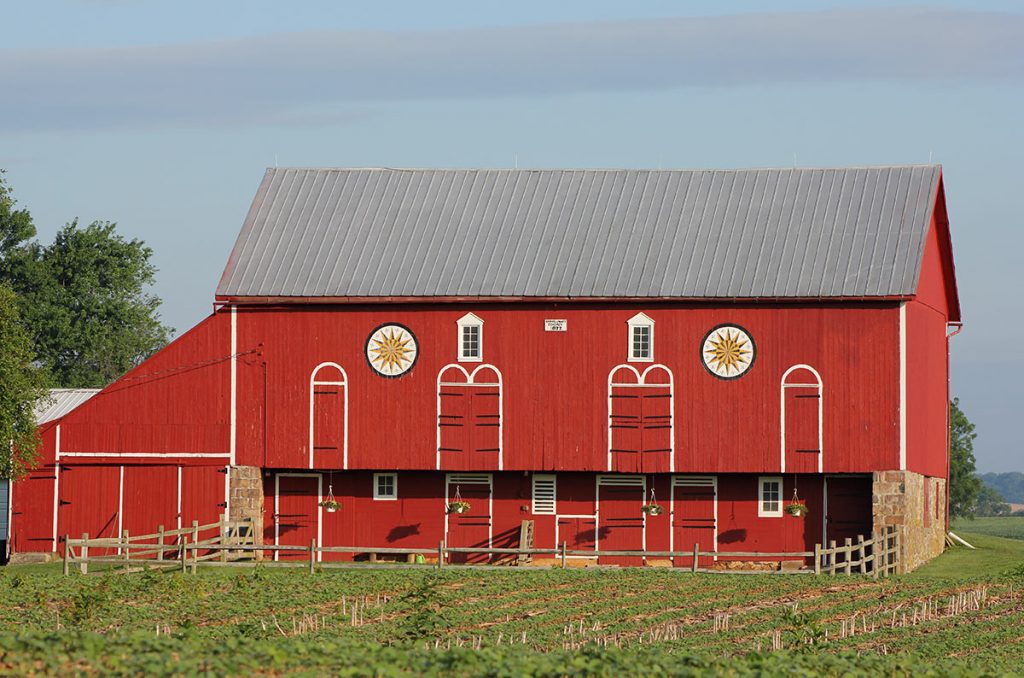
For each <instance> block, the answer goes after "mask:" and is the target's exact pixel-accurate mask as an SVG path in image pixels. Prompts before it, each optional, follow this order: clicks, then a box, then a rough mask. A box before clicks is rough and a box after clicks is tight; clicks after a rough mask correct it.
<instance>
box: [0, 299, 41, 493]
mask: <svg viewBox="0 0 1024 678" xmlns="http://www.w3.org/2000/svg"><path fill="white" fill-rule="evenodd" d="M45 397H46V375H45V373H44V372H43V371H42V370H41V369H39V368H38V367H36V366H35V365H34V364H33V355H32V340H31V338H30V337H29V334H28V332H27V331H26V329H25V327H24V326H23V325H22V322H21V318H20V317H19V316H18V303H17V297H16V296H15V294H14V292H13V291H12V290H11V289H10V288H9V287H7V286H6V285H3V284H0V441H3V442H2V444H0V477H3V478H19V477H21V476H22V475H24V473H25V471H26V470H27V469H29V468H31V467H32V466H33V463H34V462H35V459H36V454H37V452H36V450H37V448H38V447H39V436H38V433H37V432H36V419H35V412H34V410H35V407H36V406H37V405H38V404H39V402H40V401H41V400H42V399H43V398H45Z"/></svg>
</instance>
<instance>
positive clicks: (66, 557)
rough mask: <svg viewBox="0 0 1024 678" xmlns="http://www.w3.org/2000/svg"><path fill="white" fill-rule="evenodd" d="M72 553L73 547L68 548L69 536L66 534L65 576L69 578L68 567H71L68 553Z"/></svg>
mask: <svg viewBox="0 0 1024 678" xmlns="http://www.w3.org/2000/svg"><path fill="white" fill-rule="evenodd" d="M70 552H71V547H70V546H68V535H66V534H65V535H64V576H65V577H66V576H68V574H70V570H69V569H68V567H69V563H68V553H70Z"/></svg>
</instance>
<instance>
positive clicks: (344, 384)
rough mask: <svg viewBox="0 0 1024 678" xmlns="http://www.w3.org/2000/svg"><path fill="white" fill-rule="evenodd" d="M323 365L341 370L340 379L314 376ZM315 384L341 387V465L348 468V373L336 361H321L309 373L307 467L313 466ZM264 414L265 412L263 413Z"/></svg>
mask: <svg viewBox="0 0 1024 678" xmlns="http://www.w3.org/2000/svg"><path fill="white" fill-rule="evenodd" d="M325 367H333V368H335V369H336V370H338V371H339V372H341V381H320V380H318V379H317V378H316V375H317V373H318V372H319V371H320V370H322V369H323V368H325ZM317 386H340V387H341V398H342V414H343V417H344V418H343V424H344V425H343V427H342V432H341V446H342V452H341V467H342V468H343V469H347V468H348V373H347V372H345V368H343V367H342V366H341V365H339V364H338V363H332V362H323V363H320V364H319V365H317V366H316V367H315V368H313V371H312V372H311V373H310V375H309V468H313V429H314V426H315V423H314V420H315V418H314V416H313V415H314V413H313V393H314V392H315V391H316V387H317ZM264 416H266V413H264Z"/></svg>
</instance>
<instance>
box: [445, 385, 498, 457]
mask: <svg viewBox="0 0 1024 678" xmlns="http://www.w3.org/2000/svg"><path fill="white" fill-rule="evenodd" d="M501 439H502V399H501V372H499V371H498V368H496V367H494V366H493V365H479V366H477V368H476V369H475V370H473V371H472V372H468V371H466V369H465V368H464V367H462V366H461V365H447V366H446V367H443V368H441V371H440V372H438V374H437V468H438V469H446V470H460V471H468V470H474V469H481V468H484V469H496V470H498V471H500V470H501V468H502V453H501Z"/></svg>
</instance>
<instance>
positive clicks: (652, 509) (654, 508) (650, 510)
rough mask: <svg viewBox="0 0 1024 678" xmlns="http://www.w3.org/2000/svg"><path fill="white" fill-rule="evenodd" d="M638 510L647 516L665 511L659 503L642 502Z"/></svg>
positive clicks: (658, 514)
mask: <svg viewBox="0 0 1024 678" xmlns="http://www.w3.org/2000/svg"><path fill="white" fill-rule="evenodd" d="M640 510H641V511H643V512H644V513H646V514H647V515H649V516H660V515H661V514H662V513H664V512H665V508H664V507H663V506H662V505H661V504H654V503H651V504H644V505H643V506H641V507H640Z"/></svg>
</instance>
